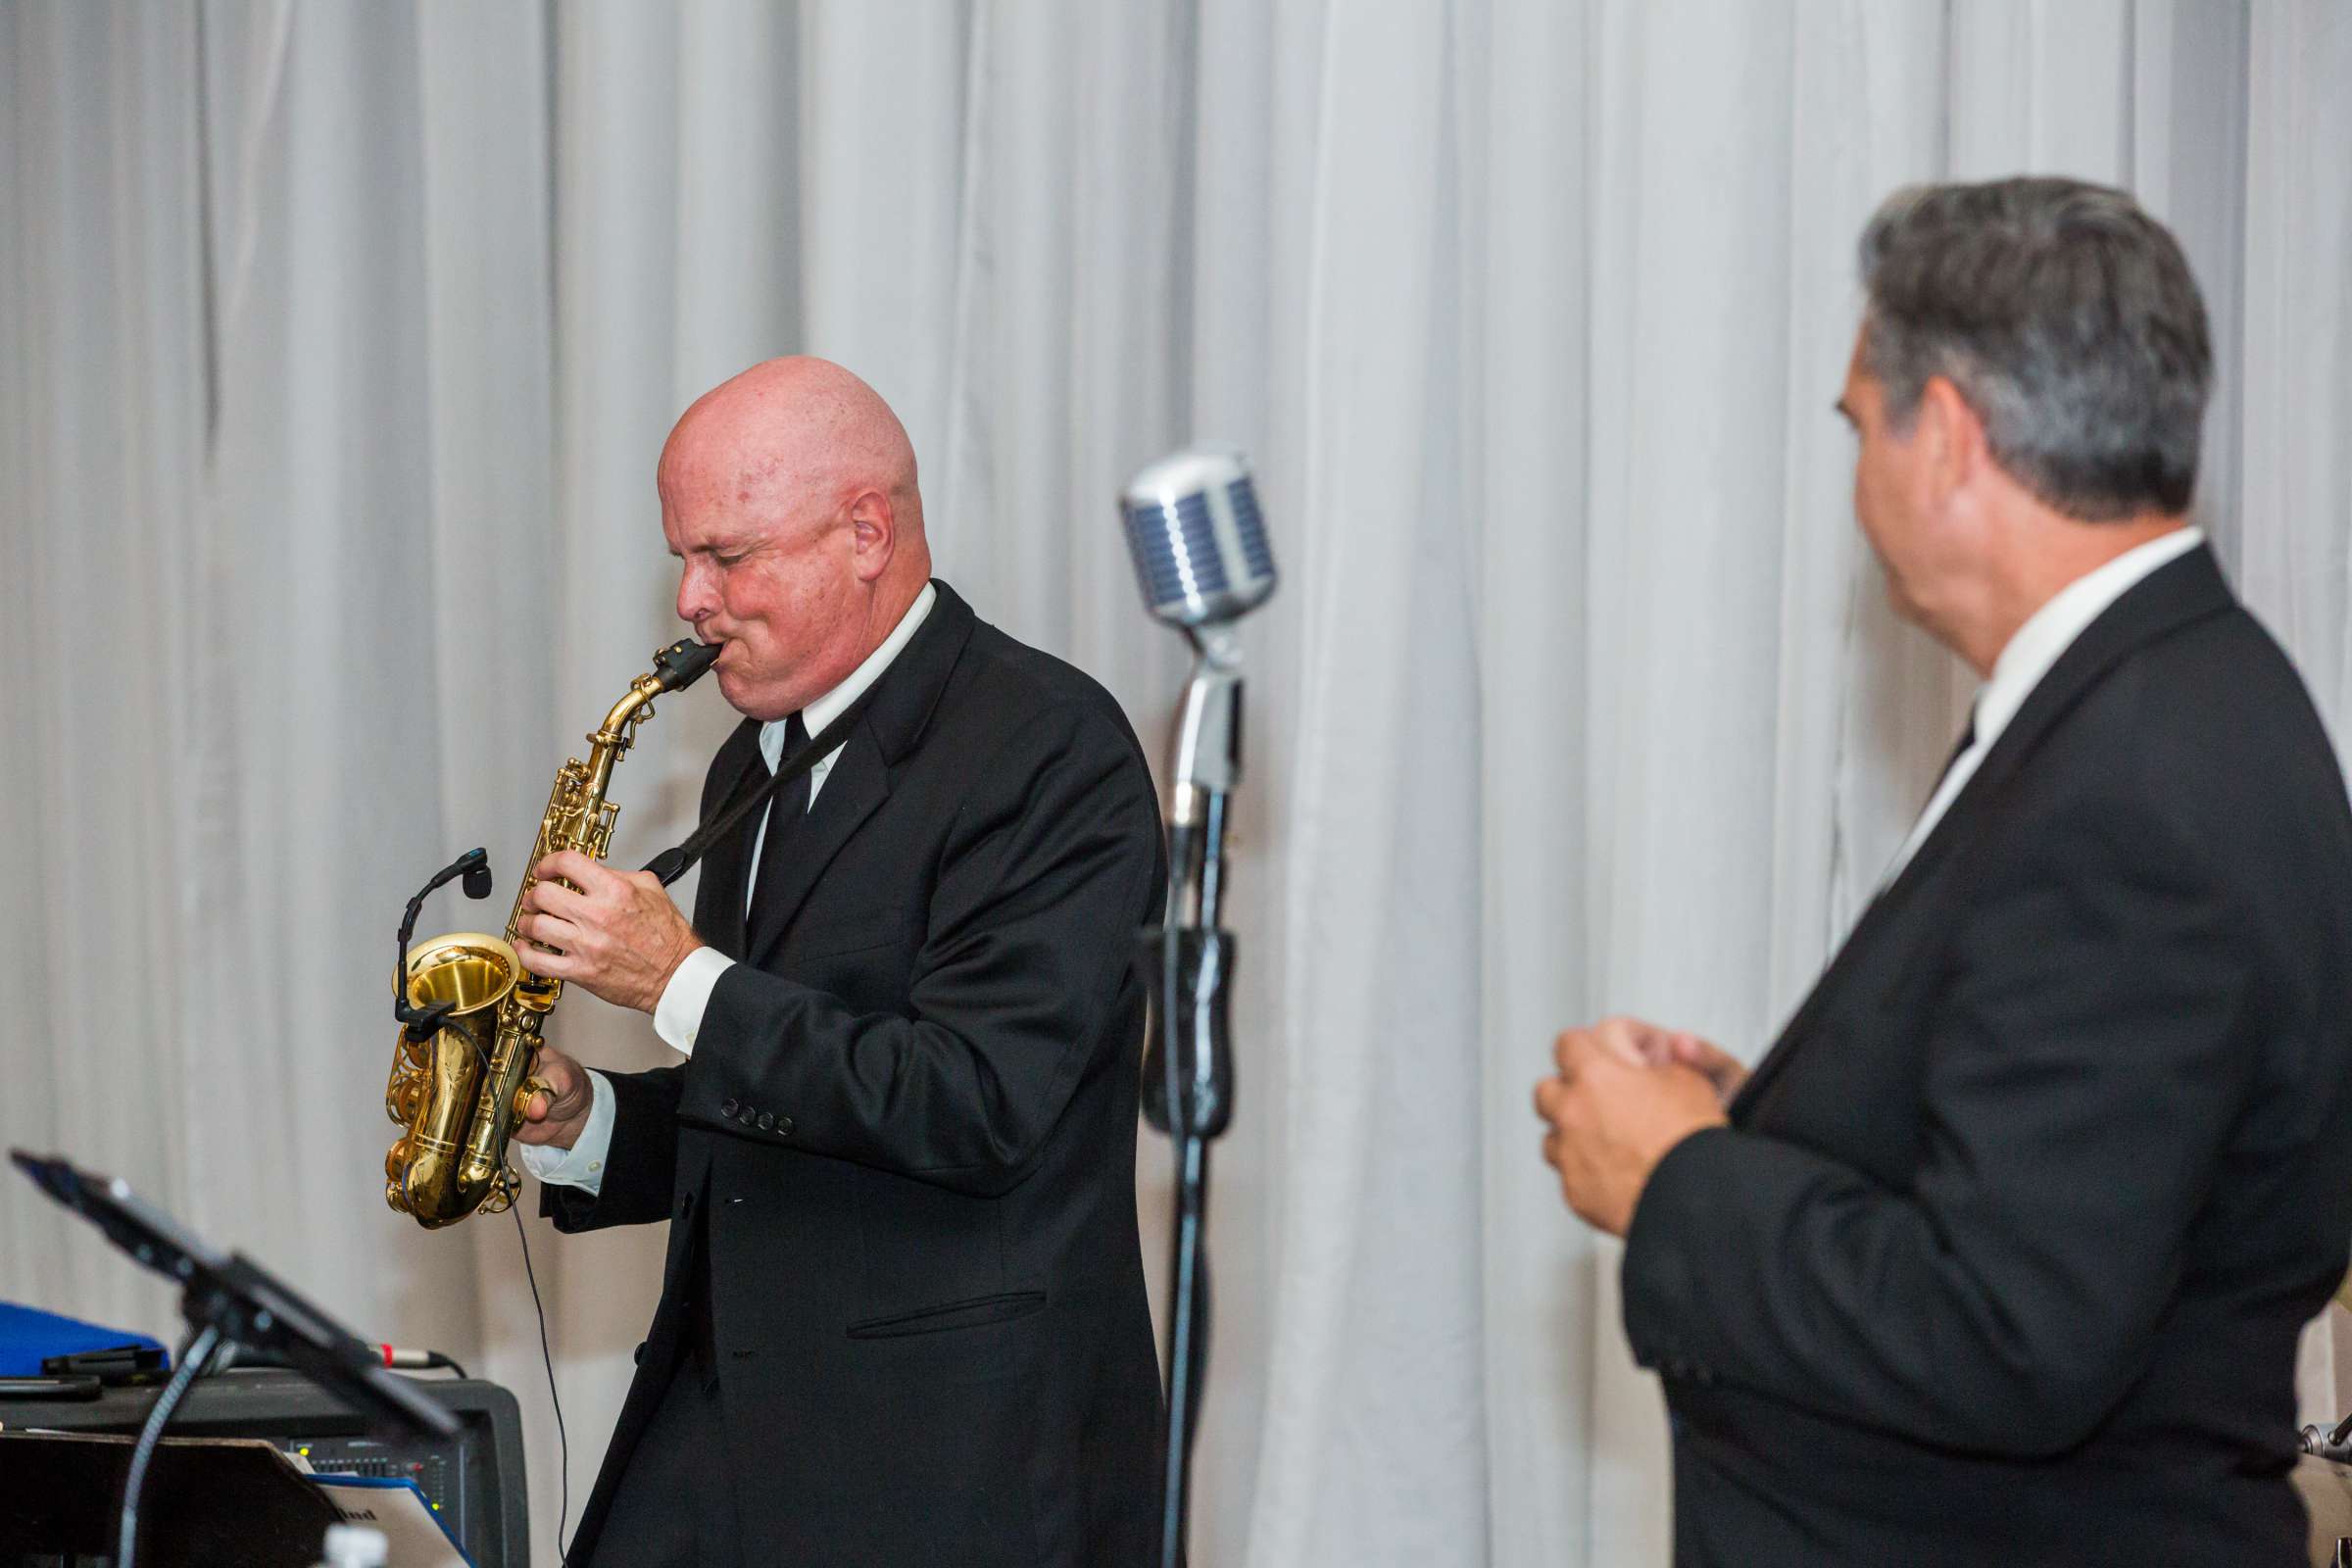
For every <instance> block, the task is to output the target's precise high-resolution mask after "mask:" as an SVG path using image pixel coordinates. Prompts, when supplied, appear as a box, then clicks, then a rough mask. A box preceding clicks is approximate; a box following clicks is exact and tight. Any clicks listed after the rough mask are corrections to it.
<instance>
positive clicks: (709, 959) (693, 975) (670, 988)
mask: <svg viewBox="0 0 2352 1568" xmlns="http://www.w3.org/2000/svg"><path fill="white" fill-rule="evenodd" d="M734 965H735V960H734V959H733V958H730V957H728V956H726V955H725V954H723V953H721V952H719V951H718V950H717V949H716V948H697V949H695V950H694V951H693V952H692V953H689V954H688V955H686V956H685V957H684V958H683V959H682V960H680V962H679V964H678V966H677V968H676V969H675V970H673V971H672V972H671V974H670V977H669V984H668V985H666V986H663V987H662V1000H661V1001H660V1002H657V1003H656V1004H654V1033H656V1034H658V1035H660V1036H661V1037H662V1044H663V1045H665V1046H667V1047H669V1049H670V1050H672V1051H674V1052H676V1053H677V1054H679V1055H681V1056H691V1055H693V1054H694V1041H695V1037H696V1036H697V1035H699V1034H701V1033H702V1032H703V1014H704V1013H705V1012H706V1011H708V1010H709V1009H710V1006H711V989H712V988H713V987H715V986H716V985H717V984H718V977H719V976H720V975H722V974H725V973H726V972H727V971H728V970H729V969H731V968H733V967H734Z"/></svg>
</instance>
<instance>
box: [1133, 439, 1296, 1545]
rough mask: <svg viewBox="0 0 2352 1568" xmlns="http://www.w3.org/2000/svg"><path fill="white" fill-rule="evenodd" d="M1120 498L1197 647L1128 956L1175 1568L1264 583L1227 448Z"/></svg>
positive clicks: (1261, 533) (1147, 571) (1223, 1068)
mask: <svg viewBox="0 0 2352 1568" xmlns="http://www.w3.org/2000/svg"><path fill="white" fill-rule="evenodd" d="M1119 502H1120V505H1119V511H1120V515H1122V516H1123V517H1124V519H1125V521H1126V525H1127V545H1128V548H1129V550H1130V551H1132V552H1133V554H1134V557H1135V570H1136V576H1137V579H1138V580H1139V581H1140V582H1141V584H1142V586H1143V591H1144V601H1145V603H1146V605H1147V606H1148V607H1149V608H1150V610H1151V612H1152V614H1153V615H1154V616H1156V617H1158V618H1159V619H1160V620H1163V621H1166V622H1167V623H1168V624H1170V625H1172V626H1175V627H1178V628H1179V629H1181V630H1182V631H1183V632H1184V634H1185V636H1186V637H1187V638H1189V639H1190V640H1191V642H1192V645H1193V650H1194V655H1195V657H1194V662H1193V675H1192V680H1191V682H1190V683H1189V684H1188V685H1187V686H1186V688H1185V694H1184V708H1183V710H1182V711H1181V712H1180V714H1179V715H1178V718H1177V726H1176V755H1175V760H1174V767H1173V779H1172V784H1171V795H1172V800H1171V801H1170V804H1169V809H1168V861H1169V866H1168V903H1167V912H1166V915H1165V917H1164V919H1163V921H1162V923H1161V924H1160V926H1159V927H1158V928H1157V929H1155V930H1151V931H1147V932H1145V933H1144V953H1143V955H1142V958H1141V963H1142V966H1143V968H1144V970H1145V976H1146V980H1147V983H1148V984H1150V985H1151V986H1152V1001H1153V1006H1152V1012H1153V1016H1154V1017H1155V1018H1156V1019H1157V1023H1158V1026H1157V1028H1156V1029H1155V1030H1154V1031H1153V1034H1152V1040H1151V1043H1150V1044H1149V1045H1148V1046H1147V1047H1146V1048H1145V1052H1144V1068H1143V1086H1142V1087H1143V1103H1144V1115H1145V1118H1146V1119H1147V1120H1149V1121H1150V1122H1151V1123H1152V1126H1153V1127H1155V1128H1157V1129H1159V1130H1160V1131H1161V1132H1164V1133H1166V1134H1167V1135H1168V1139H1169V1142H1170V1143H1171V1144H1172V1145H1173V1146H1174V1152H1175V1158H1176V1226H1175V1235H1174V1239H1173V1245H1172V1248H1171V1254H1172V1255H1171V1258H1170V1263H1169V1268H1170V1273H1171V1275H1172V1281H1171V1285H1170V1289H1169V1293H1168V1299H1169V1302H1170V1305H1171V1314H1172V1316H1171V1326H1170V1330H1169V1335H1168V1382H1167V1388H1168V1442H1167V1472H1166V1476H1165V1485H1164V1491H1163V1494H1162V1498H1163V1501H1162V1509H1161V1519H1160V1554H1159V1560H1160V1564H1161V1568H1180V1565H1181V1564H1182V1563H1183V1561H1184V1546H1185V1535H1186V1520H1185V1503H1186V1491H1187V1488H1188V1487H1189V1485H1190V1481H1191V1475H1192V1448H1193V1437H1194V1432H1195V1428H1196V1426H1197V1425H1198V1421H1199V1416H1200V1409H1201V1378H1202V1373H1203V1372H1204V1370H1205V1365H1206V1361H1207V1357H1208V1278H1207V1259H1206V1256H1205V1253H1204V1250H1203V1249H1204V1242H1205V1237H1204V1229H1205V1225H1206V1221H1207V1208H1208V1143H1209V1140H1210V1139H1212V1138H1215V1137H1217V1136H1218V1135H1219V1134H1221V1133H1222V1132H1224V1131H1225V1128H1226V1125H1227V1123H1228V1122H1230V1121H1231V1120H1232V1117H1233V1054H1232V1048H1231V1046H1230V1045H1229V1043H1228V1041H1227V1039H1226V1030H1225V995H1226V986H1227V983H1228V982H1229V981H1230V980H1231V978H1232V974H1233V957H1234V940H1233V934H1232V933H1231V932H1229V931H1225V930H1222V929H1220V928H1219V927H1218V924H1217V912H1218V908H1217V907H1218V903H1219V899H1220V896H1221V894H1222V892H1223V869H1224V853H1225V806H1226V798H1227V796H1228V795H1230V794H1231V792H1232V790H1233V788H1234V787H1235V786H1236V785H1237V784H1239V783H1240V782H1241V777H1242V651H1241V640H1240V638H1239V637H1238V636H1237V635H1236V634H1235V631H1234V624H1233V623H1234V622H1235V621H1237V620H1239V619H1240V618H1241V617H1242V616H1243V615H1246V614H1248V613H1250V611H1252V610H1255V609H1256V608H1257V607H1258V606H1259V605H1261V604H1263V603H1265V601H1266V598H1267V596H1268V595H1270V594H1272V593H1273V592H1274V584H1275V580H1276V579H1275V572H1274V556H1273V552H1272V551H1271V550H1269V549H1268V548H1267V545H1266V531H1265V524H1264V521H1263V519H1262V518H1261V517H1260V516H1259V515H1258V510H1257V494H1256V491H1255V489H1254V488H1253V487H1252V486H1251V484H1250V467H1249V465H1248V463H1247V462H1246V461H1244V459H1243V457H1242V455H1241V454H1240V453H1238V452H1234V451H1231V450H1227V449H1221V448H1208V447H1201V448H1194V449H1191V450H1188V451H1184V452H1179V453H1177V454H1175V455H1174V456H1172V457H1168V458H1163V459H1161V460H1160V461H1159V462H1157V463H1155V464H1153V465H1152V466H1150V467H1148V468H1146V469H1145V470H1144V471H1143V472H1141V473H1139V474H1137V475H1136V476H1135V478H1134V479H1133V480H1131V481H1129V483H1128V486H1127V488H1126V490H1125V491H1124V492H1123V493H1122V494H1121V496H1120V498H1119Z"/></svg>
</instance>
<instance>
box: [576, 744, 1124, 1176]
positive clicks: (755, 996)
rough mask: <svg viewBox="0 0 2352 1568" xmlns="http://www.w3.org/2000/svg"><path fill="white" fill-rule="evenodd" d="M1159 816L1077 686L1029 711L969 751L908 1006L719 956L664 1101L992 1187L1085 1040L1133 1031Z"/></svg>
mask: <svg viewBox="0 0 2352 1568" xmlns="http://www.w3.org/2000/svg"><path fill="white" fill-rule="evenodd" d="M1159 831H1160V830H1159V813H1158V810H1157V807H1156V804H1155V801H1154V797H1153V795H1152V782H1151V775H1150V773H1149V771H1148V770H1147V769H1146V768H1145V766H1144V763H1143V759H1142V758H1141V757H1140V756H1138V755H1137V753H1136V752H1135V749H1134V746H1133V743H1132V742H1131V741H1130V740H1129V739H1128V738H1127V737H1126V735H1125V734H1124V733H1123V732H1121V731H1120V730H1119V728H1118V727H1117V726H1115V725H1114V724H1112V723H1111V722H1110V721H1109V719H1108V718H1107V717H1105V716H1104V715H1103V714H1100V713H1094V712H1090V711H1086V710H1084V709H1082V708H1080V707H1078V706H1076V705H1068V706H1064V707H1060V708H1056V709H1052V710H1048V711H1045V712H1043V713H1041V714H1039V715H1037V716H1035V717H1034V718H1032V719H1031V720H1029V721H1028V722H1027V723H1026V724H1024V725H1022V726H1021V727H1020V728H1019V729H1018V730H1017V731H1016V732H1015V733H1013V734H1011V735H1009V736H1008V737H1007V738H1006V740H1005V744H1004V745H1003V746H1002V747H1001V748H999V750H998V753H997V755H996V756H995V757H993V758H991V759H988V760H982V761H979V762H978V763H976V765H975V767H974V770H973V774H972V786H971V791H970V793H969V794H968V795H967V796H966V798H965V800H964V802H963V804H962V806H961V808H960V809H959V810H958V811H957V812H956V819H955V821H954V823H953V824H952V826H951V828H950V831H949V834H948V838H947V842H946V845H945V848H944V851H943V853H942V857H941V861H940V865H939V871H938V877H937V881H936V884H935V886H934V889H933V893H932V897H931V903H930V907H929V910H928V915H929V920H928V926H927V931H926V936H925V939H924V942H923V945H922V947H921V950H920V951H919V953H918V954H917V955H916V957H915V962H914V970H913V975H912V978H911V982H910V985H909V991H908V1005H907V1009H906V1010H905V1011H904V1012H903V1013H902V1012H859V1011H857V1010H855V1009H853V1008H852V1007H850V1006H849V1005H846V1004H845V1003H843V1002H842V1001H841V1000H840V999H838V998H836V997H833V996H830V995H828V994H826V993H824V992H821V991H817V990H815V989H813V988H811V987H809V986H806V985H803V984H800V983H799V982H797V981H794V980H792V979H790V978H788V977H786V976H784V975H778V974H770V973H766V972H763V971H761V970H760V969H757V968H754V967H753V966H751V965H749V964H742V963H739V964H736V965H734V966H733V967H732V968H730V969H728V970H727V972H726V973H725V974H724V975H722V976H721V977H720V978H719V981H718V984H717V986H716V987H715V988H714V989H713V990H712V992H711V1005H710V1007H709V1009H708V1010H707V1011H706V1012H705V1014H704V1017H703V1027H702V1032H701V1035H700V1038H699V1039H698V1040H697V1042H696V1046H695V1053H694V1056H693V1059H692V1060H691V1061H690V1062H689V1063H688V1064H687V1069H686V1078H685V1095H684V1100H683V1102H682V1104H681V1113H682V1114H684V1115H687V1116H690V1117H695V1118H698V1119H703V1120H707V1121H711V1122H716V1123H719V1124H721V1125H726V1126H728V1128H729V1130H730V1131H732V1130H734V1129H733V1126H732V1124H731V1122H730V1119H729V1118H727V1117H726V1116H725V1115H723V1114H722V1112H721V1110H720V1107H721V1105H722V1104H724V1103H727V1102H729V1101H736V1102H739V1103H742V1104H745V1105H758V1106H760V1108H762V1109H764V1110H771V1111H773V1112H774V1113H775V1114H776V1115H777V1116H778V1117H779V1119H780V1120H779V1125H780V1126H788V1127H789V1128H790V1131H789V1133H788V1134H785V1133H779V1134H778V1136H789V1138H790V1140H791V1142H792V1145H793V1146H794V1147H796V1148H801V1149H806V1150H809V1151H812V1152H817V1153H823V1154H829V1155H833V1156H836V1157H839V1158H842V1159H849V1160H856V1161H858V1162H859V1163H862V1164H867V1165H873V1166H877V1167H880V1168H882V1169H886V1170H891V1171H895V1172H898V1173H900V1174H903V1175H907V1176H913V1177H917V1178H920V1179H922V1180H925V1181H929V1182H932V1183H934V1184H937V1185H940V1186H944V1187H950V1188H954V1189H956V1190H959V1191H963V1192H968V1193H975V1194H981V1195H995V1194H999V1193H1002V1192H1005V1191H1006V1190H1008V1189H1009V1188H1011V1187H1012V1186H1013V1185H1014V1184H1016V1183H1017V1182H1018V1181H1019V1180H1020V1179H1021V1177H1022V1175H1023V1174H1025V1172H1026V1170H1027V1168H1028V1165H1029V1163H1030V1161H1031V1159H1032V1157H1033V1156H1034V1155H1035V1153H1036V1152H1037V1151H1038V1149H1039V1147H1040V1146H1041V1144H1042V1143H1043V1142H1044V1140H1045V1137H1046V1135H1047V1133H1048V1132H1049V1131H1050V1130H1051V1129H1052V1128H1053V1126H1054V1122H1055V1120H1056V1119H1057V1118H1058V1117H1059V1116H1060V1114H1061V1110H1062V1107H1063V1106H1064V1105H1065V1104H1066V1103H1068V1100H1069V1097H1070V1094H1071V1092H1072V1090H1073V1089H1074V1088H1075V1087H1076V1085H1077V1083H1078V1080H1079V1077H1080V1074H1081V1073H1082V1072H1083V1071H1084V1070H1085V1068H1086V1067H1087V1065H1088V1062H1089V1059H1090V1057H1091V1056H1092V1054H1094V1053H1095V1052H1097V1051H1098V1050H1101V1049H1103V1048H1104V1047H1105V1045H1106V1044H1107V1045H1108V1046H1109V1048H1110V1049H1119V1050H1124V1049H1126V1048H1127V1046H1128V1045H1129V1044H1130V1042H1126V1041H1116V1042H1110V1041H1107V1039H1106V1035H1107V1031H1108V1029H1109V1027H1110V1025H1111V1023H1112V1021H1113V1019H1114V1018H1115V1017H1116V1016H1117V1015H1118V1013H1119V1011H1120V1009H1121V1005H1122V1003H1121V999H1122V992H1123V989H1124V986H1125V984H1126V982H1127V977H1128V975H1129V972H1130V966H1131V965H1132V963H1133V961H1134V954H1135V943H1136V932H1137V928H1138V927H1139V926H1140V925H1141V924H1142V923H1143V922H1144V921H1145V920H1146V919H1148V918H1150V917H1151V916H1152V914H1153V913H1154V912H1155V911H1156V910H1157V907H1158V901H1159V898H1160V894H1161V889H1162V887H1163V882H1162V876H1163V872H1162V869H1161V865H1162V861H1161V854H1160V838H1159ZM1128 1005H1132V1003H1131V1002H1130V1003H1129V1004H1128ZM614 1141H615V1143H617V1142H618V1138H617V1137H616V1138H615V1140H614Z"/></svg>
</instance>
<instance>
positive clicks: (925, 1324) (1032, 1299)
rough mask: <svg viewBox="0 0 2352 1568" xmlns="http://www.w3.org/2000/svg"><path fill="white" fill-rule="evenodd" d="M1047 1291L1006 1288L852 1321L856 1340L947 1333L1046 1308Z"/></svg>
mask: <svg viewBox="0 0 2352 1568" xmlns="http://www.w3.org/2000/svg"><path fill="white" fill-rule="evenodd" d="M1045 1305H1046V1293H1045V1292H1043V1291H1005V1292H1004V1293H1002V1294H1000V1295H997V1296H974V1297H970V1298H968V1299H964V1300H961V1301H946V1302H943V1303H941V1304H940V1305H938V1306H920V1307H916V1308H915V1309H914V1310H913V1311H911V1312H895V1313H892V1314H891V1315H889V1316H887V1317H869V1318H867V1319H865V1320H864V1321H863V1322H861V1323H853V1324H851V1325H850V1338H851V1339H853V1340H890V1339H898V1338H900V1337H902V1336H904V1335H908V1334H944V1333H946V1332H948V1331H949V1330H951V1329H976V1328H980V1327H982V1326H984V1325H986V1324H990V1323H1009V1322H1011V1321H1012V1320H1013V1319H1014V1318H1020V1317H1027V1316H1028V1315H1029V1314H1030V1313H1032V1312H1040V1311H1043V1310H1044V1309H1045Z"/></svg>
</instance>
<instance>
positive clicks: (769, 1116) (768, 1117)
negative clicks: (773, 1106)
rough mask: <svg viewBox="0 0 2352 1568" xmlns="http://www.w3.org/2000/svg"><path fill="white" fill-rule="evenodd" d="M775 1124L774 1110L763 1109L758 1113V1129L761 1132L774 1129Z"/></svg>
mask: <svg viewBox="0 0 2352 1568" xmlns="http://www.w3.org/2000/svg"><path fill="white" fill-rule="evenodd" d="M775 1126H776V1113H775V1112H774V1111H772V1110H763V1111H761V1112H760V1131H761V1132H763V1133H764V1132H773V1131H774V1130H775Z"/></svg>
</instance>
